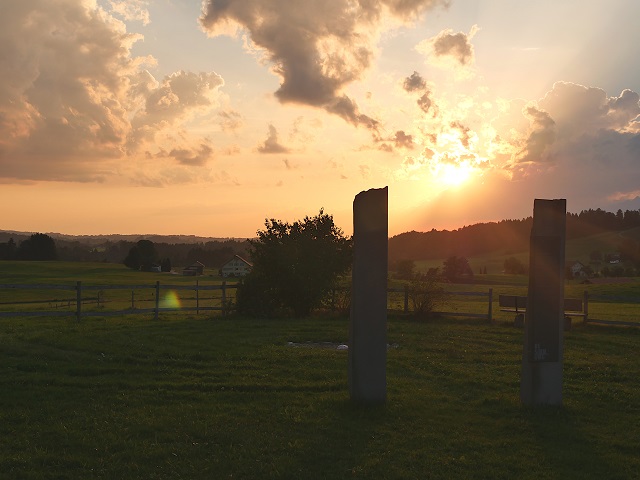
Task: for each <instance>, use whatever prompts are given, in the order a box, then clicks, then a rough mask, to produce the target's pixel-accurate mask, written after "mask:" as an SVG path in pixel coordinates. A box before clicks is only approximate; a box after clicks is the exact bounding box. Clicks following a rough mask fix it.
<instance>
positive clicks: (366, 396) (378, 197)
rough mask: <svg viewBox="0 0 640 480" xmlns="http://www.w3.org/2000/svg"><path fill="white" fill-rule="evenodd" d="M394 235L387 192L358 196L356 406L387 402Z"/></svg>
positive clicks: (352, 329) (352, 355) (352, 327)
mask: <svg viewBox="0 0 640 480" xmlns="http://www.w3.org/2000/svg"><path fill="white" fill-rule="evenodd" d="M388 231H389V227H388V189H387V187H385V188H381V189H371V190H368V191H366V192H360V193H359V194H358V195H356V197H355V199H354V201H353V269H352V286H351V315H350V321H349V394H350V396H351V400H353V401H356V402H363V403H382V402H384V401H385V400H386V396H387V377H386V361H387V257H388Z"/></svg>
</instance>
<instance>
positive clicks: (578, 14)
mask: <svg viewBox="0 0 640 480" xmlns="http://www.w3.org/2000/svg"><path fill="white" fill-rule="evenodd" d="M638 18H640V2H638V1H637V0H607V1H606V2H604V1H601V0H564V1H562V2H558V1H557V0H539V1H536V2H531V1H530V0H526V1H525V0H509V1H507V0H450V1H445V0H324V1H322V2H319V1H317V0H296V1H282V0H204V1H201V0H128V1H123V0H21V1H9V0H0V229H4V230H17V231H28V232H57V233H66V234H74V235H89V234H116V233H118V234H184V235H199V236H210V237H235V238H248V237H253V236H255V234H256V231H257V230H258V229H261V228H262V227H263V226H264V221H265V219H267V218H276V219H279V220H283V221H289V222H291V221H294V220H297V219H301V218H303V217H304V216H307V215H309V216H313V215H315V214H317V213H318V212H319V211H320V209H324V211H325V212H326V213H329V214H331V215H333V217H334V220H335V222H336V224H337V225H338V226H339V227H340V228H341V229H342V230H343V231H344V232H345V233H346V234H347V235H350V234H351V233H352V223H353V220H352V203H353V199H354V197H355V195H357V194H358V193H359V192H361V191H363V190H368V189H370V188H381V187H384V186H388V187H389V234H390V235H396V234H399V233H402V232H406V231H411V230H416V231H428V230H431V229H433V228H435V229H439V230H440V229H455V228H459V227H462V226H464V225H471V224H474V223H479V222H489V221H499V220H502V219H510V218H524V217H527V216H530V215H531V214H532V210H533V200H534V199H535V198H566V199H567V209H568V210H569V211H571V212H579V211H581V210H583V209H588V208H603V209H605V210H608V211H617V210H618V209H622V210H626V209H638V208H640V103H639V95H638V92H640V38H639V35H638V33H637V25H636V22H637V19H638Z"/></svg>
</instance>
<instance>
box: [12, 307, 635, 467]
mask: <svg viewBox="0 0 640 480" xmlns="http://www.w3.org/2000/svg"><path fill="white" fill-rule="evenodd" d="M347 336H348V322H347V320H346V319H344V318H334V319H329V318H324V319H322V318H315V319H307V320H288V321H285V320H277V321H257V320H247V319H241V318H233V319H229V318H227V319H220V318H218V319H209V320H204V319H202V318H199V319H196V318H193V317H180V318H172V319H171V320H160V321H158V322H154V321H151V320H148V319H145V318H132V317H127V318H126V319H109V320H106V321H105V320H90V321H87V322H84V321H83V322H81V323H80V324H77V323H75V322H73V321H66V320H51V319H46V318H38V319H26V320H19V319H2V320H0V343H1V344H2V351H1V353H0V368H1V369H2V372H3V374H2V376H1V377H0V438H2V442H1V444H0V445H1V447H0V472H3V473H2V478H16V479H17V478H24V479H49V478H56V479H59V478H69V479H71V478H114V479H116V478H117V479H139V478H148V479H211V478H260V479H261V478H301V479H302V478H304V479H309V478H311V479H313V478H318V479H324V478H375V479H380V478H398V479H401V478H402V479H405V478H421V479H422V478H487V479H489V478H491V479H494V478H505V479H511V478H525V479H539V478H558V479H567V478H576V479H590V478H593V479H596V478H597V479H602V478H607V479H627V478H638V472H640V457H639V456H638V451H639V448H640V420H639V419H640V380H639V379H640V363H639V362H638V361H637V351H638V343H639V342H640V331H638V330H636V329H619V328H618V329H614V328H602V327H592V326H586V327H579V328H576V329H574V330H573V331H571V332H568V333H567V334H566V338H565V344H566V353H565V363H564V372H565V380H564V406H563V407H562V408H540V409H531V408H524V407H522V406H521V405H520V403H519V400H518V390H519V374H520V356H521V350H522V331H521V330H517V329H515V328H512V327H508V326H506V325H487V324H478V323H477V322H463V321H446V320H439V321H433V322H429V323H418V322H413V321H408V320H403V319H398V318H391V319H390V320H389V324H388V340H389V343H390V344H391V345H392V347H391V348H390V349H389V351H388V359H387V381H388V401H387V403H386V404H385V405H384V406H378V407H368V408H367V407H362V406H358V405H353V404H352V403H351V402H350V401H349V397H348V388H347V353H346V352H344V351H337V350H335V349H328V348H317V347H311V346H308V347H305V346H302V347H294V346H290V345H289V342H296V343H305V342H334V343H344V342H346V341H347Z"/></svg>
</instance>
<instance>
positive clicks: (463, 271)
mask: <svg viewBox="0 0 640 480" xmlns="http://www.w3.org/2000/svg"><path fill="white" fill-rule="evenodd" d="M442 276H443V277H445V278H446V279H447V280H449V281H451V282H455V281H458V280H460V279H461V278H462V277H463V276H473V271H472V270H471V267H470V266H469V260H467V259H466V258H465V257H458V256H457V255H452V256H450V257H449V258H447V259H446V260H445V261H444V262H443V268H442Z"/></svg>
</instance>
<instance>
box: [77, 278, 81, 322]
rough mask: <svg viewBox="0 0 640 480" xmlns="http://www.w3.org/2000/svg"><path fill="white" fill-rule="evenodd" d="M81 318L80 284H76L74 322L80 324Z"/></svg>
mask: <svg viewBox="0 0 640 480" xmlns="http://www.w3.org/2000/svg"><path fill="white" fill-rule="evenodd" d="M81 317H82V282H81V281H80V280H78V281H77V282H76V322H80V318H81Z"/></svg>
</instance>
